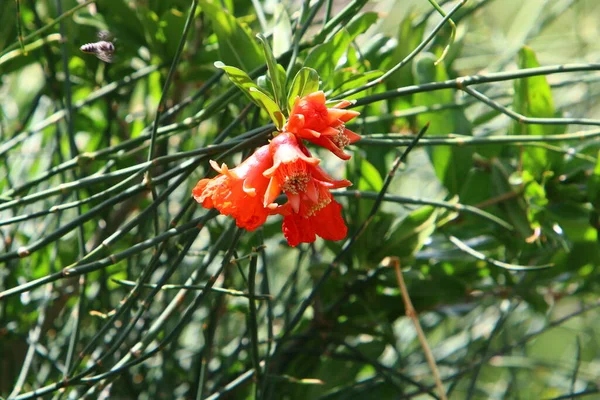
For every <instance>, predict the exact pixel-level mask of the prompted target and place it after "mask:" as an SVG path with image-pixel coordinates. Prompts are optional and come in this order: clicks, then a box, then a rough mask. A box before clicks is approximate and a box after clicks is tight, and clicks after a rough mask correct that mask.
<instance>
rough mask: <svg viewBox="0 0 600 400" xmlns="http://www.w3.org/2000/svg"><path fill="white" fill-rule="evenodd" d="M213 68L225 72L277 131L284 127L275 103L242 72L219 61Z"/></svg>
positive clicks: (279, 110) (283, 119)
mask: <svg viewBox="0 0 600 400" xmlns="http://www.w3.org/2000/svg"><path fill="white" fill-rule="evenodd" d="M215 67H217V68H220V69H222V70H223V71H225V73H226V74H227V76H228V77H229V79H230V80H231V82H233V84H234V85H236V86H237V87H238V88H240V89H241V90H242V92H244V94H245V95H246V96H247V97H248V98H249V99H250V100H252V102H253V103H254V104H256V105H257V106H259V107H260V108H262V109H263V110H265V111H266V112H267V114H269V117H271V119H272V120H273V122H274V123H275V126H276V127H277V129H279V130H281V128H283V125H285V117H284V115H283V113H282V112H281V109H280V108H279V106H278V105H277V103H275V102H274V101H273V99H271V97H269V95H268V94H267V93H265V92H264V91H263V90H262V89H261V88H260V87H259V86H258V85H257V84H256V83H254V82H253V81H252V79H250V77H249V76H248V75H247V74H246V73H245V72H244V71H242V70H241V69H239V68H236V67H231V66H228V65H225V64H223V63H222V62H219V61H217V62H216V63H215Z"/></svg>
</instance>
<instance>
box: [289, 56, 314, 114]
mask: <svg viewBox="0 0 600 400" xmlns="http://www.w3.org/2000/svg"><path fill="white" fill-rule="evenodd" d="M317 90H319V74H318V73H317V71H315V70H314V69H312V68H307V67H303V68H301V69H300V71H298V73H297V74H296V76H295V77H294V81H293V82H292V86H291V87H290V91H289V93H288V107H289V109H290V110H291V109H292V107H293V106H294V101H295V100H296V97H302V96H306V95H307V94H309V93H313V92H316V91H317Z"/></svg>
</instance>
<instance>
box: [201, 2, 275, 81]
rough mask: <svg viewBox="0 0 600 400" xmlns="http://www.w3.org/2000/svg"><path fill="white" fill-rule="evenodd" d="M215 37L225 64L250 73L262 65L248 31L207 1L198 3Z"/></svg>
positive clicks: (256, 45) (255, 45)
mask: <svg viewBox="0 0 600 400" xmlns="http://www.w3.org/2000/svg"><path fill="white" fill-rule="evenodd" d="M200 4H201V6H202V10H203V11H204V12H205V14H206V16H207V17H208V18H209V19H210V21H211V23H212V28H213V30H214V31H215V34H216V35H217V41H218V43H219V54H220V58H221V60H222V61H223V62H224V63H225V64H227V65H232V66H235V67H238V68H241V69H243V70H244V71H252V70H253V69H255V68H257V67H259V66H261V65H263V64H264V60H263V58H262V55H261V54H260V49H259V48H258V44H257V43H256V41H255V40H254V39H253V38H252V36H251V35H250V33H249V32H248V30H247V29H246V28H245V27H244V25H242V24H241V23H240V22H238V20H237V19H235V18H234V17H233V16H232V15H231V14H229V12H228V11H226V10H224V9H222V8H221V7H219V6H217V5H214V4H211V3H209V2H207V1H201V2H200Z"/></svg>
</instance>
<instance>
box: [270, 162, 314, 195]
mask: <svg viewBox="0 0 600 400" xmlns="http://www.w3.org/2000/svg"><path fill="white" fill-rule="evenodd" d="M277 172H278V174H279V178H280V180H281V182H282V184H281V189H282V190H283V191H284V192H286V193H290V194H300V193H303V192H306V186H307V185H308V182H310V179H311V176H310V174H309V172H308V169H307V168H306V164H305V163H304V162H303V161H294V162H291V163H285V164H282V165H281V166H280V167H279V168H278V171H277Z"/></svg>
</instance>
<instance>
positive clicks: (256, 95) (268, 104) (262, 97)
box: [250, 87, 285, 130]
mask: <svg viewBox="0 0 600 400" xmlns="http://www.w3.org/2000/svg"><path fill="white" fill-rule="evenodd" d="M250 96H252V98H253V99H254V101H255V102H257V103H258V104H259V105H260V107H261V108H262V109H263V110H265V111H266V112H267V114H269V117H271V119H272V120H273V123H274V124H275V126H276V127H277V129H278V130H281V129H282V128H283V125H285V116H284V115H283V113H282V112H281V109H280V108H279V106H278V105H277V103H275V102H274V101H273V99H271V98H270V97H269V96H268V95H267V94H266V93H264V92H263V91H261V90H260V89H259V88H258V87H251V88H250Z"/></svg>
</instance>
